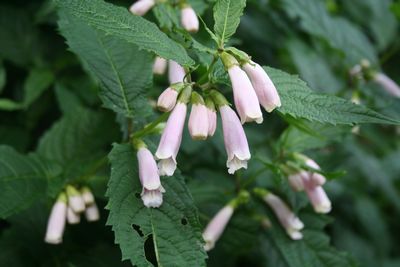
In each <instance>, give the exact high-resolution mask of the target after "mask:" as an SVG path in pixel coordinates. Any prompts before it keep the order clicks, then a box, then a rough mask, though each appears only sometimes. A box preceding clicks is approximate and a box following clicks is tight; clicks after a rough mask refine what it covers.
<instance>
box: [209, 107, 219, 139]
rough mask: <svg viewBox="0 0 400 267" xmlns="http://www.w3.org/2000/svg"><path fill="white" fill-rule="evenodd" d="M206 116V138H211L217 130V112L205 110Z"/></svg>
mask: <svg viewBox="0 0 400 267" xmlns="http://www.w3.org/2000/svg"><path fill="white" fill-rule="evenodd" d="M207 115H208V136H213V135H214V133H215V130H216V129H217V112H216V111H215V110H213V109H210V108H207Z"/></svg>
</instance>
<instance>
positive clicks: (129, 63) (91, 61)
mask: <svg viewBox="0 0 400 267" xmlns="http://www.w3.org/2000/svg"><path fill="white" fill-rule="evenodd" d="M59 15H60V21H59V26H60V30H61V33H62V34H63V35H64V36H65V38H66V39H67V42H68V44H69V46H70V47H71V49H72V51H74V52H75V53H76V54H77V55H79V57H80V58H81V59H82V60H83V61H84V62H85V63H87V66H88V68H89V70H90V71H91V72H92V73H93V74H94V75H95V76H96V77H97V79H99V80H100V82H101V91H100V98H101V99H102V101H103V103H104V106H105V107H107V108H109V109H111V110H113V111H115V112H117V113H121V114H123V115H125V116H127V117H131V118H132V117H133V116H134V115H139V114H140V115H142V116H143V115H145V113H146V110H147V109H146V107H147V106H148V101H147V99H146V98H145V97H146V94H147V91H148V90H149V88H151V85H152V77H153V73H152V66H153V60H152V56H151V55H150V54H149V53H147V52H144V51H139V49H138V48H137V46H135V45H133V44H131V43H128V42H126V41H125V40H120V39H118V38H116V37H114V36H111V35H105V34H104V33H102V32H100V31H96V30H95V29H93V28H92V27H90V26H88V25H87V24H85V23H84V22H83V21H82V20H81V19H77V18H73V19H71V18H70V17H69V16H68V15H67V14H66V13H65V12H64V11H63V9H62V10H61V11H60V12H59ZM82 36H85V38H82Z"/></svg>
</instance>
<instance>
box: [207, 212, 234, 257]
mask: <svg viewBox="0 0 400 267" xmlns="http://www.w3.org/2000/svg"><path fill="white" fill-rule="evenodd" d="M233 211H234V208H233V206H232V205H229V204H228V205H226V206H225V207H223V208H222V209H221V210H220V211H218V213H217V214H216V215H215V216H214V217H213V218H212V219H211V221H210V222H209V223H208V225H207V227H206V229H205V230H204V232H203V239H204V241H205V242H206V244H205V245H204V249H205V250H206V251H209V250H211V249H213V248H214V246H215V243H216V242H217V241H218V239H219V238H220V237H221V235H222V233H223V232H224V230H225V227H226V225H227V224H228V222H229V220H230V219H231V217H232V215H233Z"/></svg>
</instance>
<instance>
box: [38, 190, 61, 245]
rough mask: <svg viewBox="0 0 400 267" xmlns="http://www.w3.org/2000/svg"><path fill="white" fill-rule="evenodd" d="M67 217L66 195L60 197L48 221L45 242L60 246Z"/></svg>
mask: <svg viewBox="0 0 400 267" xmlns="http://www.w3.org/2000/svg"><path fill="white" fill-rule="evenodd" d="M66 217H67V197H66V195H65V194H64V193H61V194H60V195H59V196H58V199H57V201H56V203H55V204H54V205H53V208H52V209H51V213H50V216H49V219H48V221H47V230H46V236H45V239H44V240H45V242H46V243H49V244H60V243H62V238H63V234H64V229H65V221H66Z"/></svg>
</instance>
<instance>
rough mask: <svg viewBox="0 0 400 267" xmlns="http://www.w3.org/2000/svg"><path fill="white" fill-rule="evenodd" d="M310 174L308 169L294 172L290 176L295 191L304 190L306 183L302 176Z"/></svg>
mask: <svg viewBox="0 0 400 267" xmlns="http://www.w3.org/2000/svg"><path fill="white" fill-rule="evenodd" d="M303 175H308V174H307V172H306V171H300V172H298V173H294V174H291V175H289V176H288V180H289V185H290V187H291V188H292V189H293V190H294V191H303V190H304V183H303V179H302V176H303Z"/></svg>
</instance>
